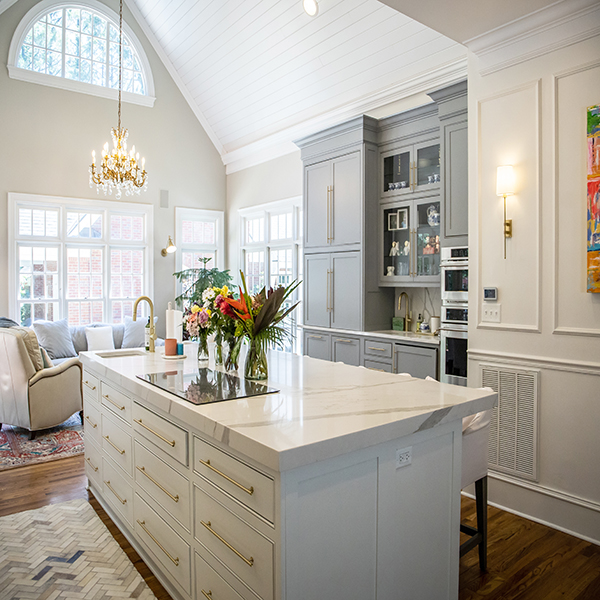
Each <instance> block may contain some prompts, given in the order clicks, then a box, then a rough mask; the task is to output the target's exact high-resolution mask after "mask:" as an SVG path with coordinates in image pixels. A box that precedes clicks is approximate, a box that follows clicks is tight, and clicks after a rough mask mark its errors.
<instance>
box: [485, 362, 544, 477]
mask: <svg viewBox="0 0 600 600" xmlns="http://www.w3.org/2000/svg"><path fill="white" fill-rule="evenodd" d="M480 373H481V385H482V386H484V387H490V388H492V389H493V390H494V391H495V392H497V393H498V405H497V406H496V408H494V413H493V416H492V422H491V424H490V443H489V449H488V464H489V468H490V469H492V470H495V471H501V472H502V473H507V474H510V475H513V476H514V477H519V478H523V479H528V480H533V481H537V479H538V474H537V455H538V389H539V371H525V370H523V369H518V368H511V367H508V366H506V365H493V364H481V365H480Z"/></svg>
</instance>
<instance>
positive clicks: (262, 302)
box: [223, 271, 300, 379]
mask: <svg viewBox="0 0 600 600" xmlns="http://www.w3.org/2000/svg"><path fill="white" fill-rule="evenodd" d="M240 277H241V280H242V285H243V289H242V287H240V298H239V300H236V299H235V298H233V297H223V302H225V303H226V304H227V305H228V306H229V307H230V308H231V311H232V312H233V314H234V315H235V317H234V318H235V323H236V328H235V335H236V337H237V338H238V341H237V344H236V348H237V352H238V353H239V349H240V347H241V343H242V340H243V339H244V338H245V339H247V340H248V343H249V349H248V354H247V355H246V365H245V377H246V379H266V378H267V377H268V365H267V355H266V349H267V346H268V345H270V344H273V345H276V346H279V347H283V343H284V342H285V340H286V338H287V337H288V336H289V335H290V333H289V332H288V331H286V329H284V327H283V326H282V325H281V324H280V323H281V321H283V319H285V317H287V315H289V314H290V313H291V312H292V311H293V310H294V309H295V308H296V306H298V304H299V303H298V302H296V303H295V304H293V305H292V306H290V307H288V308H282V306H283V304H284V302H285V301H286V300H287V299H288V298H289V297H290V296H291V294H292V293H293V292H294V290H296V288H297V287H298V286H299V285H300V282H299V281H294V282H292V283H291V284H290V285H288V286H287V287H284V286H279V287H277V288H275V289H273V288H269V290H268V291H267V290H266V288H263V289H262V290H261V291H260V292H259V293H258V294H255V295H253V296H252V295H250V294H249V293H248V288H247V286H246V278H245V277H244V273H243V272H241V271H240ZM226 310H227V309H226Z"/></svg>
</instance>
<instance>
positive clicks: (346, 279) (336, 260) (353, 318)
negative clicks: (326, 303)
mask: <svg viewBox="0 0 600 600" xmlns="http://www.w3.org/2000/svg"><path fill="white" fill-rule="evenodd" d="M331 270H332V271H333V272H332V275H331V277H332V282H331V284H330V285H331V289H332V306H333V311H331V327H333V328H335V329H354V330H357V331H360V330H361V329H362V319H361V313H362V296H363V281H362V277H361V272H362V268H361V253H360V252H358V251H356V252H332V253H331ZM309 285H310V284H309Z"/></svg>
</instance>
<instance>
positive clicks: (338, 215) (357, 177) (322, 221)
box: [304, 151, 362, 248]
mask: <svg viewBox="0 0 600 600" xmlns="http://www.w3.org/2000/svg"><path fill="white" fill-rule="evenodd" d="M304 178H305V181H304V189H305V190H306V204H305V210H304V215H305V229H304V231H305V236H304V247H305V248H323V247H331V248H337V247H342V246H347V245H352V244H360V243H361V235H362V194H361V179H362V177H361V153H360V151H356V152H351V153H349V154H346V155H344V156H340V157H336V158H332V159H329V160H326V161H323V162H319V163H317V164H314V165H310V166H308V167H306V169H305V171H304Z"/></svg>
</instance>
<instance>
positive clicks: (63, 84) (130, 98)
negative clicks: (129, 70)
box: [7, 0, 156, 107]
mask: <svg viewBox="0 0 600 600" xmlns="http://www.w3.org/2000/svg"><path fill="white" fill-rule="evenodd" d="M67 5H68V6H71V5H72V6H81V8H86V9H88V10H91V11H93V12H96V13H98V14H100V15H102V17H104V18H105V19H106V20H107V21H109V22H111V23H112V24H113V25H115V24H116V27H117V28H118V26H119V15H118V13H115V12H114V11H113V10H111V9H110V8H108V7H107V6H106V5H105V4H102V3H101V2H98V1H97V0H73V2H64V1H63V2H57V0H43V1H42V2H39V3H38V4H36V5H35V6H33V8H31V10H30V11H29V12H28V13H27V14H26V15H25V16H24V17H23V19H21V22H20V23H19V25H18V26H17V28H16V29H15V33H14V35H13V37H12V41H11V43H10V49H9V51H8V63H7V68H8V75H9V77H11V78H12V79H18V80H20V81H27V82H29V83H38V84H41V85H47V86H50V87H55V88H59V89H63V90H69V91H71V92H79V93H83V94H90V95H92V96H99V97H101V98H110V99H112V100H117V99H118V97H119V90H117V89H113V88H108V87H103V86H100V85H95V84H92V83H86V82H83V81H75V80H73V79H67V78H65V77H56V76H54V75H48V74H47V73H38V72H36V71H29V70H28V69H21V68H20V67H18V66H17V60H18V56H19V50H20V49H21V45H22V44H23V40H24V39H25V36H26V35H27V32H28V31H29V30H30V29H31V27H33V25H34V23H36V22H37V21H38V19H39V18H40V17H41V16H42V15H45V14H46V13H48V12H51V11H52V9H54V8H62V7H64V6H67ZM123 35H124V36H125V37H126V38H127V41H128V42H129V43H130V44H131V46H133V48H134V49H135V51H136V52H137V55H138V58H139V60H140V63H141V65H142V73H143V75H144V80H145V84H146V94H145V95H142V94H134V93H132V92H122V100H123V102H129V103H131V104H139V105H141V106H147V107H153V106H154V101H155V100H156V98H155V97H154V94H155V90H154V78H153V76H152V70H151V68H150V62H149V60H148V57H147V56H146V53H145V52H144V49H143V46H142V44H141V43H140V41H139V39H138V38H137V36H136V35H135V33H134V32H133V30H132V29H131V27H129V25H127V23H126V22H125V20H123Z"/></svg>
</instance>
